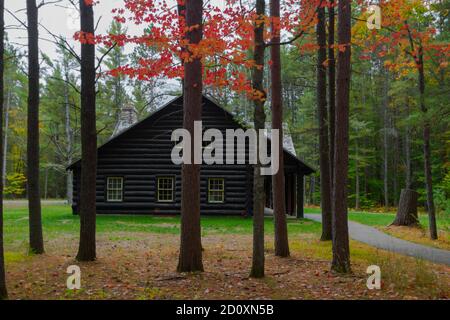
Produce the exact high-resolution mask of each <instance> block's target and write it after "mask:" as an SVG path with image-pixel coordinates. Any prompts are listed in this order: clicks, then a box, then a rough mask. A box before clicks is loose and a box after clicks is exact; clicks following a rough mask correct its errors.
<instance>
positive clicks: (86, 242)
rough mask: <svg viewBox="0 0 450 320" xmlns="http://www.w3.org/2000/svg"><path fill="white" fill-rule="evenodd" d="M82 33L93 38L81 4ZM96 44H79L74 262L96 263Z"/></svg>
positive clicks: (88, 13)
mask: <svg viewBox="0 0 450 320" xmlns="http://www.w3.org/2000/svg"><path fill="white" fill-rule="evenodd" d="M80 24H81V31H82V32H84V33H86V34H90V35H94V10H93V7H92V4H91V5H90V4H86V2H85V1H84V0H80ZM95 76H96V73H95V44H93V43H89V42H86V43H83V44H81V187H80V244H79V248H78V254H77V260H79V261H93V260H95V259H96V234H95V233H96V205H95V200H96V199H95V198H96V176H97V130H96V114H95V103H96V92H95Z"/></svg>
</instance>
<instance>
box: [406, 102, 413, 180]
mask: <svg viewBox="0 0 450 320" xmlns="http://www.w3.org/2000/svg"><path fill="white" fill-rule="evenodd" d="M408 110H409V107H408ZM410 135H411V130H410V129H409V126H407V127H406V131H405V163H406V174H405V189H411V186H412V179H411V172H412V171H411V142H410Z"/></svg>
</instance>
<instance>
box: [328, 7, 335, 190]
mask: <svg viewBox="0 0 450 320" xmlns="http://www.w3.org/2000/svg"><path fill="white" fill-rule="evenodd" d="M334 6H335V2H334V0H330V7H329V8H328V113H329V119H330V128H329V129H330V181H331V184H333V180H334V178H333V176H334V135H335V134H334V132H335V127H336V125H335V108H336V59H335V54H334V47H333V46H334V24H335V19H334V16H335V14H334Z"/></svg>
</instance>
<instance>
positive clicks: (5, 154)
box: [2, 88, 12, 186]
mask: <svg viewBox="0 0 450 320" xmlns="http://www.w3.org/2000/svg"><path fill="white" fill-rule="evenodd" d="M11 95H12V94H11V88H9V89H8V97H7V100H6V105H5V128H4V129H3V156H2V162H3V167H2V182H3V186H5V185H6V175H7V172H6V165H7V160H8V127H9V109H10V107H11Z"/></svg>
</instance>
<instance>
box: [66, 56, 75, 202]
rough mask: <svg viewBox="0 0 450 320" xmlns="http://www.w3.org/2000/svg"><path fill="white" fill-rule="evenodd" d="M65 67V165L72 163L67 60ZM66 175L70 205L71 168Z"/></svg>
mask: <svg viewBox="0 0 450 320" xmlns="http://www.w3.org/2000/svg"><path fill="white" fill-rule="evenodd" d="M64 68H65V80H66V81H65V82H64V106H65V118H66V119H65V120H66V140H67V146H66V152H67V165H68V166H69V165H70V164H72V152H73V151H72V146H73V140H72V139H73V137H72V127H71V125H70V104H69V85H68V82H69V80H70V79H69V70H68V68H69V66H68V65H67V61H64ZM66 174H67V176H66V196H67V203H68V204H69V205H72V203H73V172H72V170H68V171H67V173H66Z"/></svg>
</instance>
